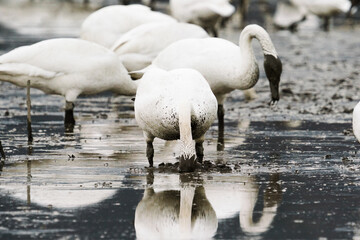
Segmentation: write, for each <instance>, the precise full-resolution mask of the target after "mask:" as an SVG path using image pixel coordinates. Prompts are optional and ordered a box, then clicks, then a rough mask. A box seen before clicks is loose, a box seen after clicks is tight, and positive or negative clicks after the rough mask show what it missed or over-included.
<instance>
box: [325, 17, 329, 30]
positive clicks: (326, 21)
mask: <svg viewBox="0 0 360 240" xmlns="http://www.w3.org/2000/svg"><path fill="white" fill-rule="evenodd" d="M324 30H325V31H326V32H328V31H329V30H330V17H325V18H324Z"/></svg>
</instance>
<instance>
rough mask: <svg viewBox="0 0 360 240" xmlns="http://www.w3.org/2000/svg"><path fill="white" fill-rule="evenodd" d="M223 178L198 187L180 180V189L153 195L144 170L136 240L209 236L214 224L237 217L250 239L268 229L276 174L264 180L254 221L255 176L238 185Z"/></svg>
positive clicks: (276, 189)
mask: <svg viewBox="0 0 360 240" xmlns="http://www.w3.org/2000/svg"><path fill="white" fill-rule="evenodd" d="M187 176H189V175H187ZM223 177H225V179H223V180H222V179H221V178H223ZM227 178H228V177H226V176H219V179H213V180H211V181H204V183H201V184H200V183H198V181H197V182H196V183H195V182H194V181H193V180H192V179H190V180H184V179H180V190H172V189H171V190H170V189H167V190H163V189H162V190H161V191H155V190H154V188H155V187H154V185H153V175H152V173H151V172H150V173H149V174H148V176H147V183H148V185H147V187H146V189H145V192H144V195H143V198H142V200H141V201H140V203H139V204H138V206H137V208H136V212H135V230H136V235H137V238H139V239H169V238H172V239H173V238H205V239H206V238H212V237H214V236H215V234H216V231H217V227H218V221H222V220H224V219H228V218H233V217H236V216H237V215H238V217H239V220H240V228H241V229H242V231H243V232H244V233H246V234H248V235H252V236H254V235H260V234H262V233H264V232H266V231H268V230H269V228H270V226H271V224H272V222H273V220H274V218H275V216H276V212H277V208H278V206H279V204H280V201H281V196H282V195H281V189H280V185H279V184H278V180H279V176H278V174H274V175H271V177H270V182H269V184H268V186H267V188H266V190H265V192H264V200H263V201H264V202H263V209H262V211H261V217H260V218H259V219H258V220H255V219H254V218H253V216H254V212H255V205H256V204H257V199H258V195H259V185H258V184H257V183H256V179H255V177H245V176H244V177H242V178H241V180H240V182H239V179H238V176H237V181H234V179H232V177H230V179H227ZM168 180H169V179H168ZM170 185H172V186H175V184H174V183H172V184H167V186H170ZM178 185H179V184H178Z"/></svg>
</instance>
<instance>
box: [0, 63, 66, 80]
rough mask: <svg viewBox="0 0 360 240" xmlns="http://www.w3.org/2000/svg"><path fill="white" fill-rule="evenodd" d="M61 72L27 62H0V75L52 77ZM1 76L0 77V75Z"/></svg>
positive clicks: (59, 74)
mask: <svg viewBox="0 0 360 240" xmlns="http://www.w3.org/2000/svg"><path fill="white" fill-rule="evenodd" d="M63 74H64V73H62V72H54V71H48V70H45V69H41V68H39V67H36V66H32V65H30V64H27V63H5V64H0V76H1V75H9V76H28V77H32V78H42V79H52V78H54V77H58V76H61V75H63ZM0 78H1V77H0Z"/></svg>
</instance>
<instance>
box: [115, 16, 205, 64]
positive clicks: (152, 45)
mask: <svg viewBox="0 0 360 240" xmlns="http://www.w3.org/2000/svg"><path fill="white" fill-rule="evenodd" d="M205 37H209V35H208V34H207V33H206V31H205V30H204V29H202V28H201V27H199V26H197V25H193V24H188V23H178V22H153V23H148V24H142V25H140V26H138V27H136V28H134V29H132V30H130V31H129V32H127V33H125V34H124V35H122V36H121V37H120V38H119V39H118V40H117V41H116V43H115V44H114V45H113V46H112V48H111V50H113V51H114V52H115V53H116V54H117V55H118V56H119V58H120V59H121V61H122V62H123V64H124V66H125V67H126V69H127V70H128V71H134V70H140V69H143V68H145V67H147V66H148V65H150V64H151V62H152V60H153V59H154V58H155V57H156V56H157V55H158V54H159V53H160V52H161V51H162V50H163V49H164V48H166V47H167V46H169V45H170V44H171V43H173V42H176V41H178V40H181V39H185V38H205Z"/></svg>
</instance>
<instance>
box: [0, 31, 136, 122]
mask: <svg viewBox="0 0 360 240" xmlns="http://www.w3.org/2000/svg"><path fill="white" fill-rule="evenodd" d="M28 80H30V86H31V87H33V88H37V89H40V90H42V91H43V92H45V93H47V94H55V95H61V96H64V97H65V101H66V105H65V125H74V124H75V119H74V116H73V109H74V102H75V100H76V99H77V97H78V96H79V95H81V94H85V95H88V94H97V93H100V92H103V91H108V90H111V91H113V92H116V93H118V94H120V95H128V96H132V95H135V93H136V88H137V84H136V83H135V82H133V81H132V80H131V78H130V76H129V75H128V72H127V70H126V69H125V67H124V66H123V64H122V63H121V61H120V59H119V58H118V56H117V55H116V54H115V53H113V52H111V51H110V50H108V49H106V48H104V47H102V46H100V45H98V44H94V43H91V42H88V41H84V40H81V39H70V38H58V39H50V40H44V41H41V42H38V43H36V44H33V45H29V46H23V47H19V48H16V49H14V50H12V51H10V52H8V53H6V54H4V55H2V56H0V81H6V82H10V83H13V84H15V85H17V86H20V87H26V86H27V81H28Z"/></svg>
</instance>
